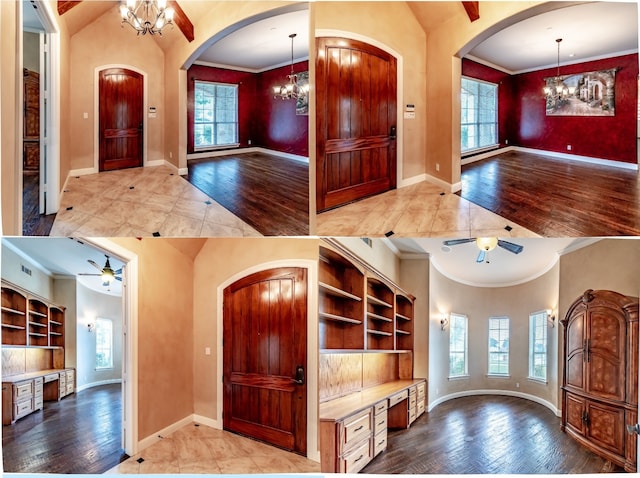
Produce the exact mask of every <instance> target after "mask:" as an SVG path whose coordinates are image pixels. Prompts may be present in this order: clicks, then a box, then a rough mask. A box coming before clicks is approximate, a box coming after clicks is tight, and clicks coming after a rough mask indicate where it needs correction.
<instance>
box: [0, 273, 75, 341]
mask: <svg viewBox="0 0 640 478" xmlns="http://www.w3.org/2000/svg"><path fill="white" fill-rule="evenodd" d="M64 316H65V309H64V307H61V306H58V305H54V304H51V303H49V302H47V301H46V300H45V299H42V298H40V297H36V296H35V295H33V294H31V293H29V292H28V291H25V290H23V289H21V288H20V287H18V286H14V285H13V284H11V283H9V282H6V281H2V345H11V346H23V347H24V346H27V347H64Z"/></svg>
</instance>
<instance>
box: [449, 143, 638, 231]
mask: <svg viewBox="0 0 640 478" xmlns="http://www.w3.org/2000/svg"><path fill="white" fill-rule="evenodd" d="M458 194H459V195H460V196H462V197H463V198H465V199H468V200H469V201H471V202H473V203H475V204H478V205H480V206H482V207H484V208H485V209H489V210H490V211H493V212H494V213H496V214H499V215H501V216H503V217H505V218H507V219H509V220H511V221H514V222H516V223H517V224H520V225H521V226H523V227H526V228H527V229H529V230H532V231H533V232H536V233H538V234H540V235H542V236H547V237H564V236H571V237H583V236H637V235H640V181H639V176H638V172H637V171H632V170H627V169H621V168H615V167H609V166H601V165H596V164H589V163H582V162H577V161H566V160H561V159H552V158H548V157H544V156H540V155H536V154H530V153H521V152H515V151H511V152H507V153H502V154H499V155H496V156H493V157H491V158H488V159H484V160H481V161H478V162H475V163H471V164H468V165H464V166H462V191H460V192H459V193H458Z"/></svg>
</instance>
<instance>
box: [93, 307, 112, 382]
mask: <svg viewBox="0 0 640 478" xmlns="http://www.w3.org/2000/svg"><path fill="white" fill-rule="evenodd" d="M105 368H113V322H112V321H111V320H109V319H96V370H100V369H105Z"/></svg>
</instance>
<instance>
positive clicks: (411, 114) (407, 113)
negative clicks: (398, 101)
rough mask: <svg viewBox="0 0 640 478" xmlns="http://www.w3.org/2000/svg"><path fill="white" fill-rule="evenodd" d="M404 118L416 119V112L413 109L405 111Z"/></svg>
mask: <svg viewBox="0 0 640 478" xmlns="http://www.w3.org/2000/svg"><path fill="white" fill-rule="evenodd" d="M404 119H416V114H415V112H413V111H405V112H404Z"/></svg>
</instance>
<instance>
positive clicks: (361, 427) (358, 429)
mask: <svg viewBox="0 0 640 478" xmlns="http://www.w3.org/2000/svg"><path fill="white" fill-rule="evenodd" d="M363 428H364V425H360V426H359V427H358V428H356V429H355V430H353V432H354V433H355V432H359V431H360V430H362V429H363ZM356 461H357V460H356Z"/></svg>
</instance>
